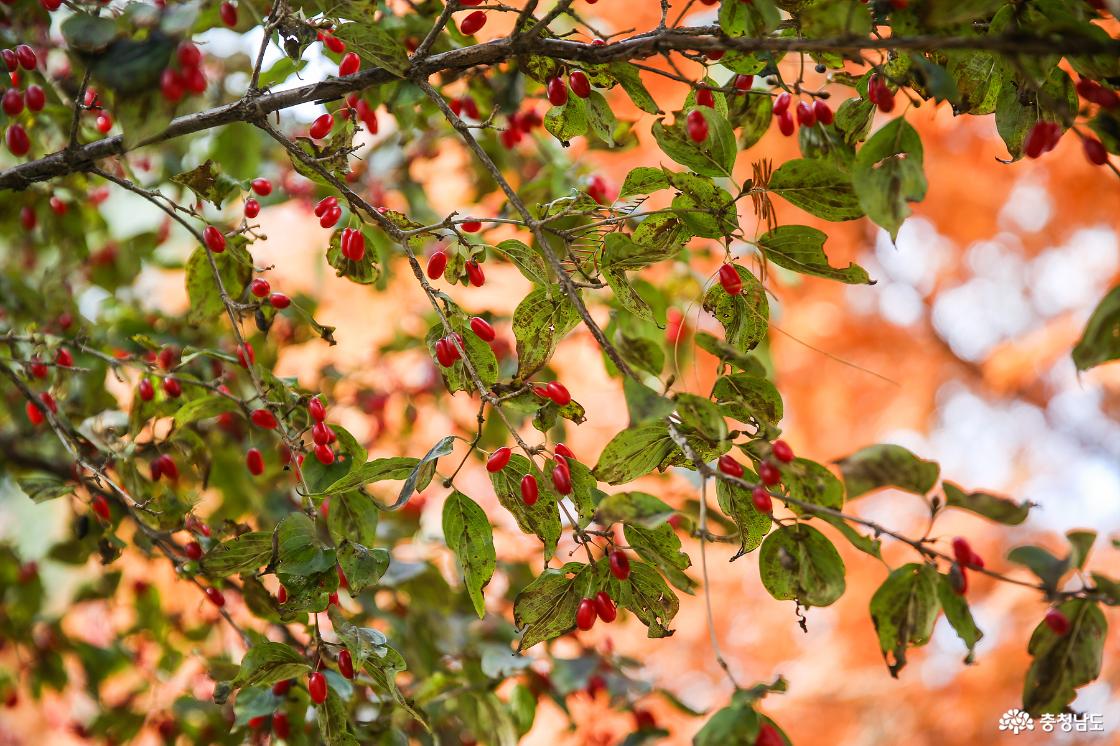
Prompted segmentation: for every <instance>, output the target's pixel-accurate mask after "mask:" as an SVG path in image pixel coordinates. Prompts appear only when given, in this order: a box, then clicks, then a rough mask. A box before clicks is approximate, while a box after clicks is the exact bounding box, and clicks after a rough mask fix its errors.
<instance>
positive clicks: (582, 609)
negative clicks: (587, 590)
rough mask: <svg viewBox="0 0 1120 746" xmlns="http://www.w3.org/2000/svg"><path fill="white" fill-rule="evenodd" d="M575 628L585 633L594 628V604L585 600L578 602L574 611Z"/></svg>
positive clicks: (588, 599)
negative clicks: (577, 606)
mask: <svg viewBox="0 0 1120 746" xmlns="http://www.w3.org/2000/svg"><path fill="white" fill-rule="evenodd" d="M576 626H577V627H579V628H580V629H581V630H583V631H584V632H586V631H587V630H589V629H591V628H592V627H594V626H595V602H594V601H592V600H591V599H590V598H585V599H583V600H582V601H580V602H579V608H578V609H576Z"/></svg>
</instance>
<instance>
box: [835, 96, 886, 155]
mask: <svg viewBox="0 0 1120 746" xmlns="http://www.w3.org/2000/svg"><path fill="white" fill-rule="evenodd" d="M876 111H878V107H876V106H875V104H873V103H871V102H870V101H868V100H867V99H865V98H849V99H848V100H847V101H845V102H844V103H842V104H840V106H839V108H837V109H836V120H835V121H834V122H833V126H834V127H836V131H837V132H839V133H840V134H841V135H843V140H844V143H845V144H847V145H855V144H856V143H857V142H863V141H864V140H866V139H867V135H868V133H870V132H871V123H872V122H873V121H874V119H875V112H876Z"/></svg>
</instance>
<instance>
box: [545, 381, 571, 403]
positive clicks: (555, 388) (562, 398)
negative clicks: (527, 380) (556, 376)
mask: <svg viewBox="0 0 1120 746" xmlns="http://www.w3.org/2000/svg"><path fill="white" fill-rule="evenodd" d="M544 388H545V391H547V392H548V398H549V399H551V400H552V401H553V402H555V403H556V405H557V406H559V407H564V406H567V405H568V403H569V402H571V401H572V395H571V394H570V393H569V392H568V387H567V386H565V385H564V384H562V383H560V382H559V381H549V382H548V385H547V386H545V387H544Z"/></svg>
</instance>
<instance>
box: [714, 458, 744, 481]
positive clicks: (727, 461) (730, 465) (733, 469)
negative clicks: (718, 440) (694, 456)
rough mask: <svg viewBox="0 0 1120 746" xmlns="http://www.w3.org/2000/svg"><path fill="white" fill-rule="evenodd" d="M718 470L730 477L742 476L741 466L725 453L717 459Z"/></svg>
mask: <svg viewBox="0 0 1120 746" xmlns="http://www.w3.org/2000/svg"><path fill="white" fill-rule="evenodd" d="M718 463H719V470H720V471H722V472H723V473H724V474H727V475H728V476H731V477H741V476H743V465H742V464H740V463H739V462H738V461H736V460H735V459H734V458H733V457H732V456H731V454H729V453H725V454H723V455H722V456H720V457H719V462H718Z"/></svg>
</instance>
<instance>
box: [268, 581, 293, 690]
mask: <svg viewBox="0 0 1120 746" xmlns="http://www.w3.org/2000/svg"><path fill="white" fill-rule="evenodd" d="M280 592H281V593H282V594H283V596H284V600H287V598H288V592H287V591H286V590H285V589H284V586H280ZM278 595H279V594H278ZM291 688H292V680H291V679H283V680H282V681H277V682H276V683H275V684H273V685H272V693H273V694H275V695H276V696H277V697H283V696H284V695H285V694H287V693H288V690H289V689H291Z"/></svg>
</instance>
